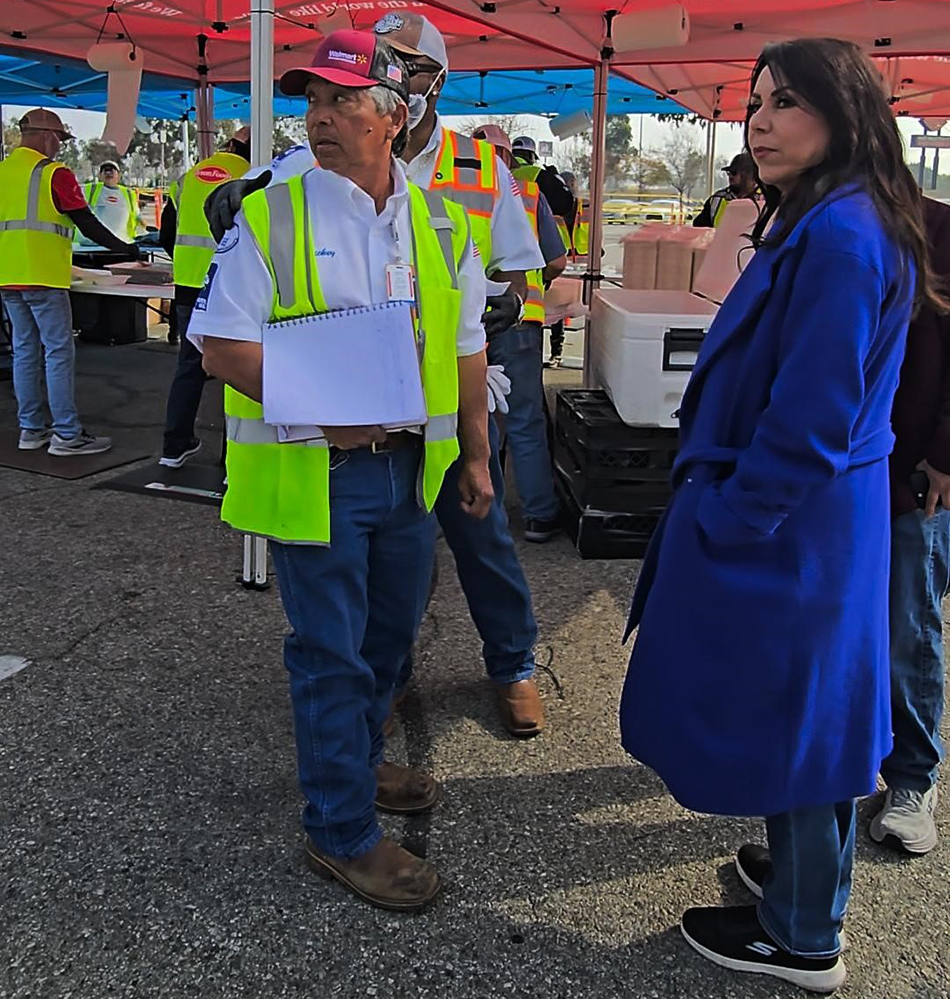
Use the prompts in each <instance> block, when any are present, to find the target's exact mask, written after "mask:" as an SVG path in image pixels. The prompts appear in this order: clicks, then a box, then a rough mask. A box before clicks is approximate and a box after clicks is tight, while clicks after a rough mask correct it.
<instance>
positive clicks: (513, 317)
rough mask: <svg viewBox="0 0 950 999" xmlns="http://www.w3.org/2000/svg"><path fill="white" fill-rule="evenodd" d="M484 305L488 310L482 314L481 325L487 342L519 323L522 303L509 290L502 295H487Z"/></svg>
mask: <svg viewBox="0 0 950 999" xmlns="http://www.w3.org/2000/svg"><path fill="white" fill-rule="evenodd" d="M485 304H486V305H487V306H488V309H487V310H486V311H485V312H483V313H482V323H483V324H484V326H485V336H487V337H488V339H489V340H490V339H491V338H492V337H493V336H497V335H498V334H499V333H504V332H505V330H507V329H511V327H512V326H515V325H517V324H518V323H519V322H520V321H521V310H522V302H521V299H520V298H519V297H518V296H517V295H516V294H515V293H514V292H513V291H512V290H511V288H508V289H507V290H506V291H505V293H504V294H503V295H489V296H488V298H486V299H485Z"/></svg>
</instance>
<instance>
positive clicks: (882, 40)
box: [0, 0, 950, 270]
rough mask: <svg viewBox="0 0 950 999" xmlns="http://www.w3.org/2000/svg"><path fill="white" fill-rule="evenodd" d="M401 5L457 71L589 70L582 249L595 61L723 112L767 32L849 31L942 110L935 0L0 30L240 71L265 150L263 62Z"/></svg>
mask: <svg viewBox="0 0 950 999" xmlns="http://www.w3.org/2000/svg"><path fill="white" fill-rule="evenodd" d="M671 7H683V8H685V9H686V11H688V15H689V32H688V41H687V39H686V35H684V36H683V37H681V38H678V39H677V41H678V43H679V44H676V45H672V46H671V45H670V44H669V41H668V40H667V41H666V42H665V43H659V42H657V40H656V39H657V38H660V37H663V32H662V31H660V32H659V34H658V35H656V34H655V30H656V17H657V12H658V11H661V10H662V9H663V8H671ZM407 9H414V10H418V11H420V12H424V13H425V14H426V15H427V16H428V17H430V18H431V20H432V21H433V22H434V23H435V24H436V25H437V27H438V28H439V29H440V31H442V32H443V34H444V35H445V36H446V39H447V42H448V48H449V57H450V60H451V63H452V68H453V69H456V70H468V71H478V70H492V69H508V70H513V69H524V68H534V69H551V68H562V67H575V68H577V67H585V66H586V67H590V68H593V69H594V71H595V74H596V85H595V97H594V116H593V117H594V143H593V145H594V157H593V169H592V172H591V202H592V204H591V221H592V226H591V234H590V236H591V246H592V247H593V248H594V249H593V254H592V259H593V260H595V261H596V260H597V259H599V258H598V255H597V248H598V247H599V246H600V239H601V233H600V201H601V196H602V190H601V189H602V186H603V136H604V119H605V114H606V100H605V97H606V88H607V79H608V70H610V71H612V72H615V73H618V74H620V75H622V76H625V77H628V78H630V79H631V80H633V81H635V82H637V83H641V84H644V85H646V86H648V87H651V88H653V89H655V90H657V91H658V92H660V93H663V94H667V95H670V96H674V97H675V98H676V100H677V101H678V102H679V103H681V104H683V105H685V106H687V107H689V108H691V109H692V110H694V111H696V112H697V113H698V114H701V115H703V116H704V117H707V118H710V119H722V120H736V119H739V118H741V116H742V109H743V106H744V103H745V93H746V86H747V81H748V78H749V71H750V68H751V64H752V61H753V60H754V59H755V57H756V56H757V55H758V53H759V52H760V51H761V48H762V46H763V45H764V44H766V43H767V42H770V41H775V40H779V39H783V38H794V37H798V36H801V35H831V36H837V37H843V38H850V39H852V40H854V41H856V42H858V43H860V44H861V45H862V46H863V47H864V48H865V49H866V50H867V51H868V52H869V53H870V54H871V55H872V56H873V57H874V58H875V59H876V60H877V61H878V62H879V63H880V65H881V69H882V73H883V74H884V77H885V79H886V80H887V84H888V86H889V88H890V91H891V94H892V97H893V101H894V107H895V110H896V111H897V112H898V113H903V114H912V115H915V116H925V115H926V116H931V117H933V116H941V115H947V116H950V3H948V2H947V0H683V2H682V4H673V3H671V2H670V0H428V2H427V3H416V2H413V0H353V2H347V0H344V2H340V3H335V2H332V0H294V2H287V0H167V2H166V0H112V2H109V0H4V2H3V4H2V5H0V43H2V44H3V45H4V46H7V47H16V48H25V49H31V50H34V51H38V52H44V53H52V54H60V55H69V56H73V57H78V58H83V57H84V56H85V53H86V51H87V50H88V49H89V47H90V46H91V45H93V44H94V43H95V42H97V41H98V40H100V39H101V40H102V41H114V40H116V39H121V40H131V41H132V42H133V43H134V44H135V46H136V47H137V48H138V49H139V50H140V51H141V52H142V53H143V55H144V61H145V65H146V67H147V69H148V71H149V72H153V73H164V74H167V75H170V76H174V77H177V78H180V79H187V80H190V81H193V82H199V83H201V84H214V83H219V82H220V83H226V82H230V81H235V80H242V81H246V80H247V79H248V78H250V79H251V81H252V104H253V108H254V115H253V118H252V124H253V125H254V126H255V129H254V134H255V147H256V148H255V154H256V158H257V159H266V158H267V157H268V156H269V148H268V146H269V138H268V137H269V135H270V131H271V129H270V127H269V126H270V115H271V99H270V98H271V85H272V80H273V77H274V75H275V72H276V73H280V72H281V71H282V70H284V69H286V68H287V67H289V66H291V65H294V64H297V63H298V62H299V61H300V60H301V59H302V58H305V57H306V55H307V54H309V51H310V50H311V49H312V47H313V44H314V41H315V40H316V39H317V37H319V35H320V34H322V33H324V32H326V31H329V30H333V29H335V28H337V27H341V26H344V25H350V24H353V25H355V26H356V27H369V26H370V25H371V24H372V23H373V22H374V21H375V20H376V19H377V18H378V17H380V16H381V15H382V14H385V13H390V12H398V11H400V10H407ZM683 43H685V44H683ZM204 89H205V92H206V93H207V87H205V88H204ZM208 103H209V102H206V106H205V107H204V117H205V119H206V127H207V118H208V113H209V112H208ZM594 270H596V268H594Z"/></svg>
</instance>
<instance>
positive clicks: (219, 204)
mask: <svg viewBox="0 0 950 999" xmlns="http://www.w3.org/2000/svg"><path fill="white" fill-rule="evenodd" d="M271 176H272V175H271V172H270V170H265V171H264V172H263V173H262V174H260V175H259V176H257V177H254V178H253V179H252V180H244V179H243V178H242V179H239V180H229V181H228V182H227V183H226V184H222V185H221V186H220V187H216V188H215V189H214V190H213V191H212V192H211V194H209V195H208V197H207V199H206V200H205V218H206V219H207V220H208V225H209V226H210V227H211V235H212V236H213V237H214V240H215V242H216V243H220V242H221V237H222V236H223V235H224V234H225V233H226V232H227V231H228V229H231V228H233V226H234V220H235V219H236V218H237V213H238V212H239V211H240V210H241V202H242V201H243V200H244V199H245V198H246V197H247V196H248V195H249V194H251V193H252V192H253V191H260V190H261V189H262V188H265V187H267V185H268V184H269V183H270V180H271Z"/></svg>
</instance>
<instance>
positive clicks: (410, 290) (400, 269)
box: [386, 264, 416, 304]
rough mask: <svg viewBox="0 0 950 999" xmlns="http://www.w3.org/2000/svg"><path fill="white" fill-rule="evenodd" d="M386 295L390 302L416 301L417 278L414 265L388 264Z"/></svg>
mask: <svg viewBox="0 0 950 999" xmlns="http://www.w3.org/2000/svg"><path fill="white" fill-rule="evenodd" d="M386 295H387V297H388V299H389V301H390V302H412V303H413V304H415V301H416V276H415V274H414V273H413V267H412V264H386Z"/></svg>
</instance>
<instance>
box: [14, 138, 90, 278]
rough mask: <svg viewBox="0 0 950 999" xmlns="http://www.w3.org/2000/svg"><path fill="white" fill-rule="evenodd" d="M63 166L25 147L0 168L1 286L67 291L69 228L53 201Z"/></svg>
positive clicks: (15, 152)
mask: <svg viewBox="0 0 950 999" xmlns="http://www.w3.org/2000/svg"><path fill="white" fill-rule="evenodd" d="M64 166H65V164H63V163H56V162H53V161H52V160H49V159H47V158H46V157H45V156H43V154H42V153H38V152H37V151H36V150H35V149H27V148H26V147H25V146H20V147H19V148H18V149H14V150H13V152H12V153H10V155H9V156H8V157H7V158H6V159H5V160H3V162H2V163H0V285H28V286H36V287H43V288H68V287H69V284H70V278H71V265H72V238H73V223H72V219H70V218H69V216H68V215H64V214H63V213H62V212H60V211H59V209H58V208H57V207H56V204H55V203H54V201H53V174H54V173H55V172H56V171H57V170H59V169H60V168H61V167H64Z"/></svg>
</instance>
